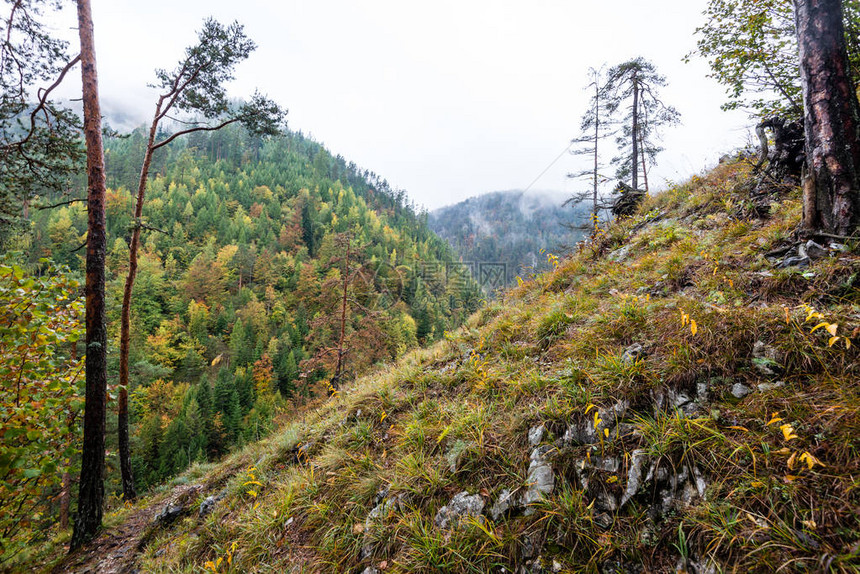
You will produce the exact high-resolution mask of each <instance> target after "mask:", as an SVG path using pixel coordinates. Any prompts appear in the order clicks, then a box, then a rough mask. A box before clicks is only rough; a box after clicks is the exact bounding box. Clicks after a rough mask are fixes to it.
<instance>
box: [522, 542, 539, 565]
mask: <svg viewBox="0 0 860 574" xmlns="http://www.w3.org/2000/svg"><path fill="white" fill-rule="evenodd" d="M522 544H523V558H525V559H526V560H528V559H529V558H534V555H535V554H536V553H537V549H536V548H535V543H534V541H533V540H532V539H531V536H523V539H522Z"/></svg>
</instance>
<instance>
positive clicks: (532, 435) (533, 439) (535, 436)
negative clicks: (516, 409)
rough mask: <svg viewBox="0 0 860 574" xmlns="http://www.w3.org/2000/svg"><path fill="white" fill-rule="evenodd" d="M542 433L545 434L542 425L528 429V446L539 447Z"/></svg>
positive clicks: (544, 428)
mask: <svg viewBox="0 0 860 574" xmlns="http://www.w3.org/2000/svg"><path fill="white" fill-rule="evenodd" d="M544 433H546V427H544V426H543V425H539V426H535V427H532V428H531V429H529V445H531V446H537V445H539V444H540V443H541V441H542V440H543V435H544Z"/></svg>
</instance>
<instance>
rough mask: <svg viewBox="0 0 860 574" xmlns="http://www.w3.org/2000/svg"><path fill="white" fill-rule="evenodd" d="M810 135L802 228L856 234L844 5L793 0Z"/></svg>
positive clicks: (858, 160)
mask: <svg viewBox="0 0 860 574" xmlns="http://www.w3.org/2000/svg"><path fill="white" fill-rule="evenodd" d="M794 6H795V24H796V28H797V41H798V46H799V51H800V75H801V85H802V87H803V108H804V121H805V126H804V129H805V135H806V164H807V177H808V178H809V179H808V180H807V181H805V182H804V206H803V211H804V217H803V225H804V227H805V228H806V229H807V230H809V231H820V232H824V233H829V234H836V235H851V234H852V233H853V232H854V231H856V230H857V227H858V224H860V106H858V103H857V95H856V94H855V92H854V86H853V85H852V82H851V77H850V73H849V67H848V55H847V52H846V49H845V31H844V28H843V24H842V2H841V1H840V0H794Z"/></svg>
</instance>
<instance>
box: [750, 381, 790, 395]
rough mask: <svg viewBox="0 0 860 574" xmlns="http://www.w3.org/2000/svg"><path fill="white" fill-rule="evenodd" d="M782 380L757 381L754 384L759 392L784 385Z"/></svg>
mask: <svg viewBox="0 0 860 574" xmlns="http://www.w3.org/2000/svg"><path fill="white" fill-rule="evenodd" d="M784 386H785V382H784V381H776V382H775V383H759V384H757V385H756V388H757V389H758V391H759V392H760V393H767V392H770V391H772V390H774V389H778V388H780V387H784Z"/></svg>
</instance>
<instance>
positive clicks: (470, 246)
mask: <svg viewBox="0 0 860 574" xmlns="http://www.w3.org/2000/svg"><path fill="white" fill-rule="evenodd" d="M565 199H566V197H564V196H563V195H561V194H558V193H550V192H523V191H496V192H493V193H485V194H483V195H479V196H477V197H472V198H469V199H467V200H465V201H461V202H460V203H457V204H455V205H449V206H447V207H441V208H439V209H436V210H434V211H432V212H430V217H429V220H428V222H429V224H430V228H431V229H432V230H433V231H435V232H436V233H437V234H438V235H439V236H440V237H442V238H443V239H446V240H448V242H449V243H450V244H451V246H453V247H454V249H456V251H457V253H458V254H459V255H460V259H461V260H462V261H463V262H465V263H468V264H470V265H471V266H472V267H473V268H474V276H475V277H476V278H478V279H479V280H482V286H483V287H484V288H485V290H486V291H487V292H490V291H492V290H493V289H495V288H498V287H500V286H502V285H510V284H514V283H516V281H515V279H516V277H517V276H518V275H519V276H521V277H527V276H528V275H530V274H532V273H537V272H541V271H546V270H547V269H549V268H550V264H549V262H548V261H547V257H546V254H547V253H553V254H558V253H559V252H563V251H566V250H569V249H571V248H572V247H573V246H574V245H575V244H576V243H577V242H578V241H579V240H581V239H582V237H583V235H584V233H583V232H582V231H581V230H577V229H574V227H576V226H580V225H582V224H583V223H587V221H588V210H587V209H585V208H584V207H582V206H577V207H575V208H574V207H563V206H562V204H563V203H564V201H565Z"/></svg>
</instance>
